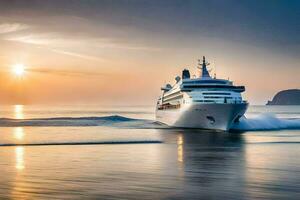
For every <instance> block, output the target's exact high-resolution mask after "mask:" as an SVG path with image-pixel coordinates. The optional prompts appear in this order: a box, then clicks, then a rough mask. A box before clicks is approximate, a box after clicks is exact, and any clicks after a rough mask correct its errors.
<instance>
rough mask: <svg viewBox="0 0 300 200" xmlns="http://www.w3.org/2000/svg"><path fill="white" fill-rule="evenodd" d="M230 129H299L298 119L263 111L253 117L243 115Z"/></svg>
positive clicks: (299, 122)
mask: <svg viewBox="0 0 300 200" xmlns="http://www.w3.org/2000/svg"><path fill="white" fill-rule="evenodd" d="M232 129H233V130H241V131H258V130H281V129H300V119H282V118H277V117H276V116H275V115H274V114H266V113H265V114H260V115H258V116H257V117H253V118H246V117H244V118H242V119H241V121H240V122H239V123H238V124H237V125H235V126H233V127H232Z"/></svg>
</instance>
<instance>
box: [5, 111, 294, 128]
mask: <svg viewBox="0 0 300 200" xmlns="http://www.w3.org/2000/svg"><path fill="white" fill-rule="evenodd" d="M20 126H41V127H42V126H108V127H115V128H135V129H139V128H140V129H165V128H170V127H169V126H167V125H164V124H161V123H159V122H156V121H154V120H146V119H133V118H127V117H123V116H119V115H113V116H106V117H57V118H34V119H10V118H0V127H20ZM281 129H300V119H299V118H297V119H282V118H277V117H276V116H275V115H272V114H261V115H258V116H257V117H254V118H246V117H244V118H242V119H241V120H240V122H239V123H238V124H236V125H234V126H233V127H232V130H234V131H260V130H281Z"/></svg>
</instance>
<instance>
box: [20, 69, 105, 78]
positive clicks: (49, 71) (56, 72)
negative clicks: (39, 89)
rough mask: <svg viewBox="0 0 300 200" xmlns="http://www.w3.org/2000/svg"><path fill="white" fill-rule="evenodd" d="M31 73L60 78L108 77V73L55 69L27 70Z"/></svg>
mask: <svg viewBox="0 0 300 200" xmlns="http://www.w3.org/2000/svg"><path fill="white" fill-rule="evenodd" d="M26 71H29V72H36V73H43V74H53V75H60V76H89V77H90V76H107V75H108V74H106V73H97V72H87V71H74V70H73V71H69V70H55V69H27V70H26Z"/></svg>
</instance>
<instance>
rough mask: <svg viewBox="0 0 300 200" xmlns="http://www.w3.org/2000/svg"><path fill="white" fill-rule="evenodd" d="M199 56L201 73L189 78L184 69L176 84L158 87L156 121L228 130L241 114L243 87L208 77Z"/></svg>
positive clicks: (243, 108) (242, 112) (182, 126)
mask: <svg viewBox="0 0 300 200" xmlns="http://www.w3.org/2000/svg"><path fill="white" fill-rule="evenodd" d="M207 65H209V63H207V62H206V61H205V57H203V61H202V63H199V68H200V69H202V75H201V76H200V77H198V78H191V77H190V72H189V71H188V70H187V69H185V70H183V72H182V77H181V78H180V77H179V76H177V77H176V78H175V80H176V84H175V85H173V86H171V85H170V84H167V85H166V86H164V87H162V88H161V90H162V95H161V96H160V97H159V99H158V101H157V107H156V120H157V121H159V122H161V123H164V124H167V125H169V126H173V127H181V128H201V129H214V130H224V131H227V130H229V129H230V128H231V127H232V125H233V124H234V123H238V122H239V120H240V118H241V117H242V116H243V115H244V114H245V112H246V110H247V107H248V103H247V102H246V101H244V100H243V99H242V95H241V93H242V92H244V91H245V87H244V86H235V85H233V82H232V81H229V80H225V79H217V78H215V77H214V78H212V77H211V76H210V74H209V72H208V70H207Z"/></svg>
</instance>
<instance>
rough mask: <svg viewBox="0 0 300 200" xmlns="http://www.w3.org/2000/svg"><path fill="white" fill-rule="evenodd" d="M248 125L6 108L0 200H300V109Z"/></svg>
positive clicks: (262, 109) (138, 112) (251, 119)
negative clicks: (170, 123) (166, 122)
mask: <svg viewBox="0 0 300 200" xmlns="http://www.w3.org/2000/svg"><path fill="white" fill-rule="evenodd" d="M265 113H273V114H265ZM246 116H247V118H248V119H245V121H244V122H243V123H244V124H241V125H240V126H239V127H237V128H236V129H237V131H234V132H232V133H223V132H212V131H203V130H196V129H186V130H184V129H170V128H167V127H165V126H159V125H158V124H157V123H155V122H154V108H153V107H113V108H111V107H103V106H85V105H84V106H2V107H0V118H1V119H0V173H1V176H0V177H1V178H0V199H5V198H10V199H138V200H140V199H299V197H300V120H299V119H300V107H299V106H290V107H285V106H269V107H266V106H252V107H250V108H249V111H248V113H247V115H246Z"/></svg>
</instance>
